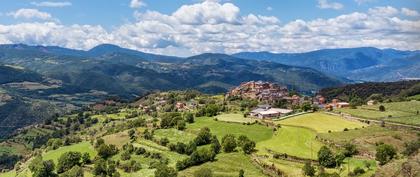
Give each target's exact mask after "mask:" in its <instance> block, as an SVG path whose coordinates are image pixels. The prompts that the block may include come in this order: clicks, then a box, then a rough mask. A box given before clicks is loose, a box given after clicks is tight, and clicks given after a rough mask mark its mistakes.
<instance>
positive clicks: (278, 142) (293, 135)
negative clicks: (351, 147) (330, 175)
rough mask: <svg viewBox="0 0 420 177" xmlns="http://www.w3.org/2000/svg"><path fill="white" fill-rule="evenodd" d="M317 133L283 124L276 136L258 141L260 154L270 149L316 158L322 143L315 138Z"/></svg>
mask: <svg viewBox="0 0 420 177" xmlns="http://www.w3.org/2000/svg"><path fill="white" fill-rule="evenodd" d="M315 137H316V133H315V132H314V131H312V130H309V129H306V128H301V127H293V126H282V127H281V128H279V129H278V131H277V132H276V133H275V134H274V136H273V137H272V138H271V139H269V140H266V141H262V142H259V143H257V149H258V150H259V152H258V153H259V154H266V153H268V150H272V151H274V152H277V153H287V154H288V155H292V156H297V157H301V158H308V159H316V158H317V152H318V150H319V149H320V148H321V146H322V143H320V142H319V141H317V140H315Z"/></svg>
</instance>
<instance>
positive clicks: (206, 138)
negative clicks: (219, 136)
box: [194, 127, 211, 146]
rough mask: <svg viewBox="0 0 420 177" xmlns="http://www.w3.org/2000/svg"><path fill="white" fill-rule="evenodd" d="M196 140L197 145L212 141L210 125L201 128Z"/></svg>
mask: <svg viewBox="0 0 420 177" xmlns="http://www.w3.org/2000/svg"><path fill="white" fill-rule="evenodd" d="M194 142H195V144H196V145H197V146H201V145H205V144H209V143H210V142H211V133H210V129H209V128H208V127H204V128H202V129H200V132H199V133H198V135H197V137H196V138H195V140H194Z"/></svg>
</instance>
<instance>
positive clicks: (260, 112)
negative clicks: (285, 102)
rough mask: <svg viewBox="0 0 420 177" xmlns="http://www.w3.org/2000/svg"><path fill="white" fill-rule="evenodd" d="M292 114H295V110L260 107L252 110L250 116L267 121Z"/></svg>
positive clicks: (267, 106)
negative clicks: (267, 119)
mask: <svg viewBox="0 0 420 177" xmlns="http://www.w3.org/2000/svg"><path fill="white" fill-rule="evenodd" d="M291 112H293V110H290V109H280V108H272V107H271V106H269V105H260V106H258V108H256V109H254V110H252V111H251V112H250V113H249V114H250V115H251V116H254V117H257V118H260V119H266V118H275V117H280V116H283V115H286V114H289V113H291Z"/></svg>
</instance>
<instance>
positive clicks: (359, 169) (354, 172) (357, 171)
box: [353, 167, 365, 176]
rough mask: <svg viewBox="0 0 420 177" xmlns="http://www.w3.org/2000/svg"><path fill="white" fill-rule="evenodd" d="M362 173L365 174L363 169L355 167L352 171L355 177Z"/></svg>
mask: <svg viewBox="0 0 420 177" xmlns="http://www.w3.org/2000/svg"><path fill="white" fill-rule="evenodd" d="M363 173H365V170H364V169H363V168H360V167H356V168H355V169H354V170H353V174H354V175H355V176H358V175H361V174H363Z"/></svg>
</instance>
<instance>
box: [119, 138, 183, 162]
mask: <svg viewBox="0 0 420 177" xmlns="http://www.w3.org/2000/svg"><path fill="white" fill-rule="evenodd" d="M133 145H134V146H135V147H143V148H145V149H146V150H147V151H149V152H158V153H161V154H162V155H163V156H165V157H167V158H168V159H169V166H171V167H175V164H176V162H177V161H180V160H183V159H185V158H187V157H188V156H187V155H183V154H178V153H176V152H172V151H169V149H168V148H167V147H165V146H161V145H159V144H156V143H155V142H153V141H149V140H144V139H141V140H139V141H138V143H133ZM115 158H117V159H119V157H118V155H117V156H116V157H115ZM148 162H150V161H148Z"/></svg>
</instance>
